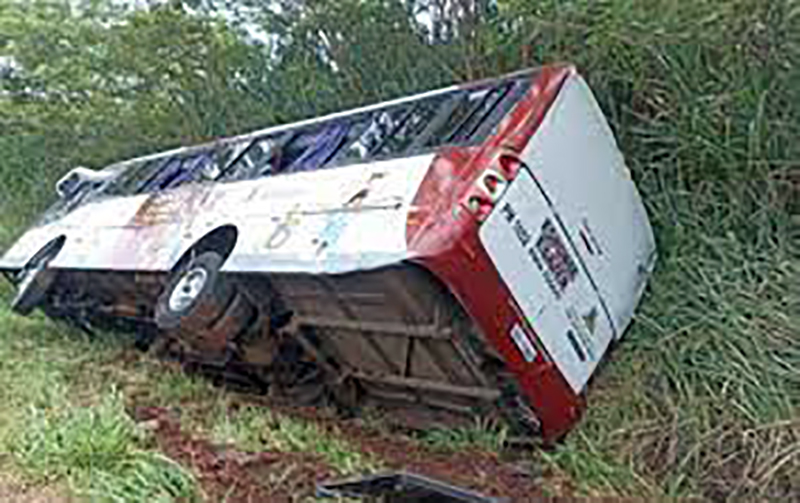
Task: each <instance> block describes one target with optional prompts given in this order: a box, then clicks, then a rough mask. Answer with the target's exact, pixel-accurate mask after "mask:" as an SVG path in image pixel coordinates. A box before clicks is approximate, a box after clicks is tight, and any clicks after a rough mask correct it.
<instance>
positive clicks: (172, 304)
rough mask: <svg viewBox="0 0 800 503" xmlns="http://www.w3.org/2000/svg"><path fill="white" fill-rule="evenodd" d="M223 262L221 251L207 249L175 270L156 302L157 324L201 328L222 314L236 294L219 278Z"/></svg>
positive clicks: (159, 325)
mask: <svg viewBox="0 0 800 503" xmlns="http://www.w3.org/2000/svg"><path fill="white" fill-rule="evenodd" d="M223 262H224V259H223V258H222V256H221V255H219V254H218V253H216V252H213V251H207V252H203V253H201V254H200V255H198V256H197V257H195V258H194V259H193V260H190V261H187V263H186V264H184V265H183V266H182V267H180V268H179V269H178V270H177V271H175V272H174V273H173V274H172V277H171V278H170V280H169V281H168V282H167V286H166V288H164V292H163V293H162V294H161V296H160V297H159V298H158V301H157V303H156V308H155V321H156V325H158V328H160V329H162V330H173V329H177V328H181V329H185V330H202V329H205V328H207V327H208V326H209V325H211V324H212V323H213V322H214V321H216V320H217V319H218V318H219V316H220V315H221V314H222V313H223V311H224V310H225V307H226V306H227V305H228V304H229V303H230V301H231V300H232V297H233V289H232V288H231V287H230V286H229V285H228V284H226V283H225V282H224V281H222V280H221V278H220V274H219V270H220V268H221V267H222V263H223Z"/></svg>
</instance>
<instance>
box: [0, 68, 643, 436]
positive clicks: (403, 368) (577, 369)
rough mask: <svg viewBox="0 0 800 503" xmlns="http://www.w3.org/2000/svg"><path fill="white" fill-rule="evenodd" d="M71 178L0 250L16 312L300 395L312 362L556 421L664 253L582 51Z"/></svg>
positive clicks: (328, 384)
mask: <svg viewBox="0 0 800 503" xmlns="http://www.w3.org/2000/svg"><path fill="white" fill-rule="evenodd" d="M57 189H58V193H59V194H60V198H59V200H58V202H57V203H56V204H55V205H54V206H53V207H52V208H51V209H50V210H48V211H47V213H46V214H45V215H44V217H43V218H42V220H41V221H40V222H39V223H38V224H37V225H35V226H34V227H32V228H31V229H29V230H28V231H27V232H26V233H25V234H24V235H22V236H21V237H20V238H19V240H18V241H17V242H16V243H15V244H14V245H13V246H12V247H11V248H10V249H9V250H7V252H6V253H5V255H4V256H3V257H2V258H0V271H3V272H5V273H6V275H7V276H8V278H9V279H11V280H12V281H13V282H15V283H16V284H17V286H18V289H19V291H20V294H19V298H21V299H22V300H20V301H19V302H20V303H21V304H24V303H27V304H29V305H27V306H25V307H26V308H25V309H20V311H24V312H27V309H29V308H30V307H32V306H38V307H41V308H42V309H43V310H44V311H45V312H46V313H47V314H48V315H50V316H53V317H62V318H68V319H71V320H73V321H75V320H77V321H78V322H80V323H81V324H82V325H83V326H91V325H92V324H100V323H101V322H110V323H112V324H114V323H116V325H114V326H125V327H129V326H130V327H134V329H135V330H145V331H150V332H153V333H158V334H159V335H158V337H159V338H160V339H163V340H168V341H171V344H173V345H177V346H178V347H180V350H181V351H182V352H183V353H184V354H186V355H190V358H192V359H194V360H197V361H201V362H206V363H208V364H209V365H216V366H217V367H218V368H224V369H235V371H236V372H239V373H241V374H243V375H244V374H247V375H248V376H250V377H253V376H256V377H254V379H255V378H257V379H260V380H261V382H263V383H265V384H264V385H265V388H267V389H268V388H269V386H270V385H272V386H275V387H277V386H278V384H276V383H282V384H281V386H282V389H284V390H289V391H287V392H286V395H287V396H290V397H291V396H297V397H298V401H299V400H300V397H301V394H300V393H299V392H298V394H297V395H292V394H291V392H295V391H298V390H302V389H303V387H302V386H300V385H296V384H297V383H298V382H299V383H302V382H307V383H309V382H314V383H316V384H317V386H316V387H315V388H314V387H312V386H309V387H308V389H309V390H311V389H312V388H314V389H316V390H319V389H320V388H325V389H326V390H327V392H326V396H328V395H329V396H332V397H334V399H335V400H337V401H339V402H346V403H348V404H353V406H361V405H363V404H368V403H375V404H378V405H381V406H396V407H399V408H400V409H399V410H404V411H406V414H407V415H408V417H417V416H425V417H426V418H428V417H434V418H437V420H438V418H442V417H447V418H449V417H451V416H453V417H456V416H457V417H467V418H471V417H472V416H473V415H475V414H487V415H502V416H504V417H506V418H508V419H509V420H510V421H511V422H512V423H515V424H519V425H523V426H524V427H526V428H530V429H535V430H537V431H538V432H539V433H541V434H542V435H543V436H544V438H545V439H548V440H551V439H555V438H558V437H560V436H561V435H563V434H564V433H565V432H567V431H568V430H569V429H570V428H571V426H572V425H574V423H575V422H576V421H577V419H578V418H579V416H580V413H581V411H582V409H583V407H584V397H585V393H586V386H587V383H588V381H589V379H590V377H591V376H592V375H593V372H594V370H595V369H596V367H597V365H598V363H599V362H600V360H601V359H602V358H603V356H604V355H605V354H606V352H607V350H608V348H609V346H610V345H611V344H612V343H613V342H614V341H615V340H616V339H618V338H620V336H621V335H622V334H623V332H624V331H625V329H626V327H627V325H628V324H629V323H630V321H631V318H632V316H633V311H634V308H635V306H636V304H637V303H638V301H639V299H640V297H641V295H642V292H643V289H644V286H645V283H646V280H647V278H648V276H649V275H650V273H651V271H652V268H653V265H654V260H655V245H654V239H653V235H652V231H651V228H650V225H649V222H648V219H647V215H646V213H645V209H644V206H643V204H642V202H641V200H640V197H639V195H638V193H637V190H636V188H635V186H634V184H633V182H632V180H631V177H630V173H629V171H628V169H627V168H626V166H625V164H624V161H623V158H622V156H621V153H620V152H619V150H618V148H617V146H616V143H615V140H614V138H613V134H612V132H611V130H610V128H609V126H608V124H607V122H606V120H605V119H604V117H603V114H602V112H601V110H600V108H599V106H598V105H597V103H596V101H595V99H594V98H593V96H592V94H591V91H590V90H589V88H588V86H587V85H586V83H585V82H584V80H583V79H582V78H581V77H580V75H578V73H577V72H576V71H575V69H574V68H572V67H569V66H553V67H546V68H542V69H537V70H531V71H526V72H521V73H518V74H514V75H510V76H507V77H503V78H499V79H492V80H489V81H483V82H478V83H473V84H467V85H464V86H457V87H451V88H448V89H443V90H439V91H434V92H430V93H425V94H422V95H418V96H412V97H410V98H404V99H400V100H395V101H392V102H387V103H382V104H377V105H373V106H369V107H364V108H361V109H357V110H353V111H349V112H343V113H337V114H333V115H330V116H326V117H322V118H317V119H312V120H308V121H304V122H300V123H296V124H290V125H286V126H279V127H274V128H270V129H266V130H263V131H258V132H255V133H252V134H248V135H244V136H239V137H235V138H230V139H226V140H222V141H218V142H215V143H213V144H209V145H201V146H198V147H190V148H183V149H178V150H175V151H171V152H166V153H162V154H157V155H153V156H148V157H143V158H139V159H134V160H132V161H127V162H124V163H120V164H117V165H112V166H110V167H108V168H106V169H104V170H101V171H98V172H93V171H91V170H86V169H83V168H78V169H76V170H74V171H73V172H72V173H70V174H69V175H67V176H66V177H64V179H62V180H61V181H60V182H59V184H58V186H57ZM53 243H56V244H57V246H55V245H53ZM42 250H46V253H43V252H42ZM209 252H210V258H209ZM203 255H206V256H204V257H202V258H200V259H197V257H200V256H203ZM42 256H46V261H44V262H43V261H42V260H41V257H42ZM37 257H39V259H37ZM212 278H213V283H214V284H213V285H212V284H211V283H212ZM221 285H224V287H223V286H221ZM210 289H213V292H212V293H206V292H207V291H209V290H210ZM34 290H36V291H34ZM31 291H34V292H33V293H30V292H31ZM182 294H186V295H189V297H185V298H181V295H182ZM31 299H33V300H31ZM209 299H212V300H213V302H212V301H211V300H209ZM214 302H216V307H214V305H215V304H214ZM201 304H202V309H201V307H198V306H200V305H201ZM209 305H211V306H212V307H208V306H209ZM203 310H205V311H207V312H204V311H203ZM201 311H203V312H201ZM287 341H288V342H287ZM292 348H293V349H292ZM298 354H302V356H299V357H298V356H297V355H298ZM287 366H289V367H292V368H293V369H295V370H292V369H288V370H287V368H286V367H287ZM298 367H303V368H305V369H306V371H305V372H306V375H307V376H311V377H303V376H300V375H298V374H297V372H296V368H298ZM309 369H310V370H309ZM287 372H288V373H289V374H291V375H292V376H293V377H292V379H294V381H295V384H292V385H287V384H286V380H285V379H284V380H281V379H279V378H275V375H279V374H280V375H285V374H286V373H287ZM293 372H294V373H293ZM281 373H283V374H281ZM304 380H305V381H304ZM309 392H310V393H311V391H309ZM312 395H313V396H314V397H315V399H317V398H319V396H320V395H319V393H318V391H314V392H313V393H312Z"/></svg>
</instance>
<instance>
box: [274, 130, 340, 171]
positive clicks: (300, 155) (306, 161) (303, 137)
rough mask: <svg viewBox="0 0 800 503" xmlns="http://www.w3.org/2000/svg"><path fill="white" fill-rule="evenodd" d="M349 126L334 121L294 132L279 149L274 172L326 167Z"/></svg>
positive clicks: (312, 169)
mask: <svg viewBox="0 0 800 503" xmlns="http://www.w3.org/2000/svg"><path fill="white" fill-rule="evenodd" d="M350 126H351V125H350V123H348V122H345V121H336V122H330V123H327V124H323V125H322V126H318V127H316V128H314V129H311V130H305V131H302V130H301V131H298V132H296V133H295V134H294V135H293V137H292V138H291V139H289V141H287V142H286V143H285V144H284V145H283V147H282V148H281V149H280V157H279V162H278V163H276V165H275V166H274V172H275V173H276V174H279V173H296V172H300V171H314V170H317V169H320V168H322V167H324V166H326V165H327V164H328V163H329V161H330V160H331V159H332V158H333V157H334V155H335V154H336V152H337V151H338V150H339V149H340V148H341V147H342V145H343V143H344V141H345V140H346V138H347V136H348V132H349V131H350Z"/></svg>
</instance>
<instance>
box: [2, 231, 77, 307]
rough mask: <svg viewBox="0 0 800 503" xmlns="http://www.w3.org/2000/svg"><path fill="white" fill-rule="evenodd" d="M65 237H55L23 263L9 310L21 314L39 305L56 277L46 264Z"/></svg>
mask: <svg viewBox="0 0 800 503" xmlns="http://www.w3.org/2000/svg"><path fill="white" fill-rule="evenodd" d="M64 242H65V239H64V238H63V236H62V237H59V238H56V239H54V240H52V241H50V242H49V243H47V244H46V245H44V246H43V247H42V249H40V250H39V251H38V252H36V254H35V255H34V256H33V257H32V258H31V259H30V260H29V261H28V263H27V264H25V267H23V268H22V271H20V273H19V274H18V276H17V278H18V281H17V293H16V295H15V296H14V298H13V299H12V300H11V310H12V311H14V312H15V313H17V314H20V315H22V316H25V315H28V314H30V313H31V311H33V310H34V309H35V308H36V307H38V306H39V305H41V304H42V303H43V302H44V300H45V298H46V297H47V293H48V291H49V290H50V287H51V286H52V285H53V283H54V282H55V279H56V271H54V270H52V269H48V267H47V265H48V264H49V263H50V262H51V261H52V260H53V259H54V258H55V257H56V255H58V253H59V252H60V251H61V249H62V248H63V247H64Z"/></svg>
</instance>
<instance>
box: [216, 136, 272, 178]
mask: <svg viewBox="0 0 800 503" xmlns="http://www.w3.org/2000/svg"><path fill="white" fill-rule="evenodd" d="M278 143H279V141H278V139H277V138H275V137H270V138H261V139H257V140H255V141H253V142H252V143H251V144H250V146H249V147H247V149H246V150H245V151H244V153H243V154H241V155H240V156H239V157H238V159H236V160H234V161H233V163H232V164H231V165H230V166H228V167H227V168H225V170H224V172H223V173H222V175H221V176H220V177H219V178H218V179H219V180H220V181H234V180H248V179H250V178H255V177H257V176H260V175H262V174H267V173H269V172H271V171H273V170H274V166H275V165H276V163H277V157H278V152H279V147H278Z"/></svg>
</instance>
